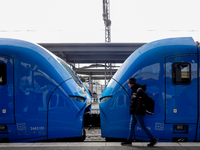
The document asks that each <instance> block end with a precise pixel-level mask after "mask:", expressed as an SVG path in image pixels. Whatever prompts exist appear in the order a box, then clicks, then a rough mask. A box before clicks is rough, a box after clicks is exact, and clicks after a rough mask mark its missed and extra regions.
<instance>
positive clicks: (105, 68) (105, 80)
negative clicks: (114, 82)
mask: <svg viewBox="0 0 200 150" xmlns="http://www.w3.org/2000/svg"><path fill="white" fill-rule="evenodd" d="M106 75H107V72H106V62H105V87H106Z"/></svg>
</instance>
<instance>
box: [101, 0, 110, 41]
mask: <svg viewBox="0 0 200 150" xmlns="http://www.w3.org/2000/svg"><path fill="white" fill-rule="evenodd" d="M103 20H104V24H105V42H106V43H109V42H111V34H110V26H111V20H110V0H103Z"/></svg>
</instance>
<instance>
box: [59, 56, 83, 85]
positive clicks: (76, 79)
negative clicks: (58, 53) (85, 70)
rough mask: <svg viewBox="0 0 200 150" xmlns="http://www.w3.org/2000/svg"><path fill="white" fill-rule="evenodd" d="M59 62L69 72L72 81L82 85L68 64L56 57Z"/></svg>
mask: <svg viewBox="0 0 200 150" xmlns="http://www.w3.org/2000/svg"><path fill="white" fill-rule="evenodd" d="M56 59H57V60H58V61H59V63H60V64H61V65H62V66H63V67H64V68H65V70H66V71H67V72H68V73H69V74H70V76H71V77H72V78H73V79H74V81H75V82H76V83H77V84H78V85H79V86H81V87H82V83H81V81H80V79H79V78H78V76H77V75H76V73H75V72H74V71H73V70H72V69H71V68H70V66H69V65H68V64H67V63H66V62H65V61H64V60H62V59H60V58H59V57H57V58H56Z"/></svg>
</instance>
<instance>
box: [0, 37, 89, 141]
mask: <svg viewBox="0 0 200 150" xmlns="http://www.w3.org/2000/svg"><path fill="white" fill-rule="evenodd" d="M90 110H91V96H90V94H89V92H88V91H87V89H86V88H85V87H84V85H83V84H82V82H81V81H80V79H79V78H78V76H77V75H76V74H75V72H74V71H73V70H72V69H71V68H70V67H69V65H68V64H67V63H66V62H64V61H63V60H62V59H60V58H58V57H57V56H55V55H54V54H52V53H51V52H49V51H48V50H46V49H44V48H42V47H41V46H39V45H37V44H33V43H30V42H26V41H22V40H16V39H5V38H0V141H7V142H30V141H41V140H50V139H60V138H72V137H80V139H82V140H84V138H85V132H84V129H83V124H84V114H85V113H86V112H87V111H90ZM80 139H79V140H80Z"/></svg>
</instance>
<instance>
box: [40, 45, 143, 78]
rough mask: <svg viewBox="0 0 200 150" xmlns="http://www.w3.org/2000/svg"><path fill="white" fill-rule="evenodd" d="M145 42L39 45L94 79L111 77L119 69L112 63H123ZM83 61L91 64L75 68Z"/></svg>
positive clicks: (80, 72)
mask: <svg viewBox="0 0 200 150" xmlns="http://www.w3.org/2000/svg"><path fill="white" fill-rule="evenodd" d="M144 44H145V43H39V45H41V46H43V47H44V48H46V49H48V50H49V51H51V52H52V53H54V54H55V55H57V56H58V57H60V58H62V59H63V60H64V61H66V62H67V63H68V64H70V65H72V66H74V70H75V71H76V73H77V74H79V75H86V76H92V80H102V79H104V78H106V79H109V78H111V77H112V75H114V73H115V72H116V71H117V69H116V67H112V64H118V63H123V62H124V61H125V60H126V59H127V58H128V57H129V56H130V54H132V53H133V52H134V51H135V50H136V49H138V48H139V47H141V46H142V45H144ZM83 63H88V64H90V66H88V67H82V68H75V64H83ZM91 64H92V65H91ZM102 67H103V69H102ZM92 68H93V69H92ZM94 68H95V69H94ZM100 68H101V69H100ZM102 76H104V77H102ZM105 76H106V77H105Z"/></svg>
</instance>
